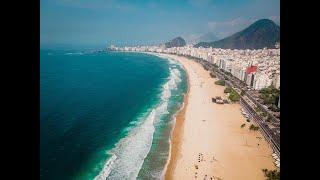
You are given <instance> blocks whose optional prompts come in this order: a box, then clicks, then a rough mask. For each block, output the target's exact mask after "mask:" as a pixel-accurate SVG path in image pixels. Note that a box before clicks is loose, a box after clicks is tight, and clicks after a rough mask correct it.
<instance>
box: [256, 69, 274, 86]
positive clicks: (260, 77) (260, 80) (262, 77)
mask: <svg viewBox="0 0 320 180" xmlns="http://www.w3.org/2000/svg"><path fill="white" fill-rule="evenodd" d="M271 84H272V79H270V78H269V76H268V75H267V74H265V73H262V72H258V73H256V75H255V78H254V80H253V89H255V90H260V89H262V88H266V87H268V86H270V85H271Z"/></svg>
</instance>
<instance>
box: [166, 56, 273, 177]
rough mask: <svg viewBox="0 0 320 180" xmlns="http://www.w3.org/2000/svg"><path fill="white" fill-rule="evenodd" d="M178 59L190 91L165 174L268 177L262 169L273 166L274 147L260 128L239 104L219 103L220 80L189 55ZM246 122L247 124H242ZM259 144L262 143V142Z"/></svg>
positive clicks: (173, 140)
mask: <svg viewBox="0 0 320 180" xmlns="http://www.w3.org/2000/svg"><path fill="white" fill-rule="evenodd" d="M161 56H165V57H169V58H171V59H174V60H176V61H179V62H180V63H181V64H182V65H183V66H184V68H185V70H186V72H187V74H188V82H189V91H188V95H187V96H186V98H185V106H184V108H183V109H182V110H181V111H180V112H179V114H178V116H177V121H176V126H175V128H174V131H173V137H172V140H171V142H172V145H171V155H170V160H169V163H168V166H167V172H166V174H165V179H184V180H186V179H237V180H241V179H245V180H251V179H252V180H253V179H254V180H259V179H265V177H264V175H263V172H262V169H264V168H267V169H275V166H274V164H273V159H272V156H271V154H272V149H271V148H270V146H269V144H268V143H267V142H266V141H265V139H264V138H263V136H262V134H261V133H260V132H259V131H256V132H253V131H250V130H249V126H250V125H251V124H252V122H250V123H249V122H246V119H245V118H244V117H243V116H242V114H241V110H240V109H241V106H240V105H239V104H226V105H219V104H214V103H212V102H211V98H212V97H215V96H221V97H222V98H226V97H225V94H224V93H223V90H224V88H225V87H223V86H218V85H215V84H214V82H215V81H216V80H217V79H214V78H211V77H210V75H209V72H208V71H206V70H204V68H203V67H202V66H201V65H200V64H198V63H196V62H194V61H191V60H189V59H187V58H185V57H179V56H176V55H163V54H161ZM242 124H246V126H245V127H244V128H241V127H240V126H241V125H242ZM258 144H259V145H258Z"/></svg>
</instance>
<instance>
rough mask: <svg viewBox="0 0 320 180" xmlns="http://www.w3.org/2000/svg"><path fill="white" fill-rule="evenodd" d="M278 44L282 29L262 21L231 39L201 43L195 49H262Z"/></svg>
mask: <svg viewBox="0 0 320 180" xmlns="http://www.w3.org/2000/svg"><path fill="white" fill-rule="evenodd" d="M276 42H280V27H279V26H278V25H277V24H275V23H274V22H273V21H271V20H269V19H260V20H258V21H256V22H254V23H253V24H251V25H250V26H249V27H247V28H246V29H244V30H242V31H240V32H238V33H235V34H233V35H231V36H229V37H226V38H224V39H221V40H219V41H214V42H200V43H198V44H196V45H194V47H215V48H222V49H262V48H264V47H267V48H274V46H275V44H276Z"/></svg>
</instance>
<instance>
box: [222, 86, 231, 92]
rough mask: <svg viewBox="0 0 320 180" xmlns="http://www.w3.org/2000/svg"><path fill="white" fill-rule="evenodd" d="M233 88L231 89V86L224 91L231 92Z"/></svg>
mask: <svg viewBox="0 0 320 180" xmlns="http://www.w3.org/2000/svg"><path fill="white" fill-rule="evenodd" d="M231 90H232V89H231V88H230V87H227V88H226V89H224V91H223V92H224V93H231Z"/></svg>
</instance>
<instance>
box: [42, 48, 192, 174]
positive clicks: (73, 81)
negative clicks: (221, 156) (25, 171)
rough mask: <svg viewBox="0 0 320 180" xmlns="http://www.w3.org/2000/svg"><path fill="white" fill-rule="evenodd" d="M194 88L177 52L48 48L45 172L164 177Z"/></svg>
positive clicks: (44, 59) (44, 53)
mask: <svg viewBox="0 0 320 180" xmlns="http://www.w3.org/2000/svg"><path fill="white" fill-rule="evenodd" d="M186 91H187V79H186V74H185V71H184V70H183V68H182V67H181V66H180V65H179V64H177V63H175V62H174V61H172V60H170V59H163V58H160V57H157V56H153V55H149V54H142V53H128V52H127V53H126V52H87V53H86V52H76V51H63V50H40V179H44V180H46V179H49V180H50V179H55V180H56V179H59V180H64V179H66V180H69V179H80V180H81V179H86V180H87V179H97V180H98V179H160V178H161V177H162V175H163V173H164V169H165V165H166V163H167V160H168V155H169V148H170V134H171V131H172V128H173V126H174V123H175V115H176V113H177V111H178V110H179V109H180V107H181V106H182V105H183V98H184V94H185V93H186Z"/></svg>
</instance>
